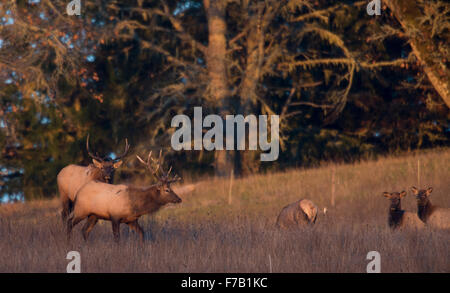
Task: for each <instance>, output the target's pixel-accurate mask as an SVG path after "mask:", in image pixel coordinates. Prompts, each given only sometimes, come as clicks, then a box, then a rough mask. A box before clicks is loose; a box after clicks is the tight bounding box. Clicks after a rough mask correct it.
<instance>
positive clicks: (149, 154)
mask: <svg viewBox="0 0 450 293" xmlns="http://www.w3.org/2000/svg"><path fill="white" fill-rule="evenodd" d="M136 157H137V158H138V160H139V161H140V162H141V163H142V164H144V165H145V166H146V167H147V169H148V170H150V171H151V172H152V174H153V176H155V177H156V178H157V179H158V180H160V179H161V177H159V176H158V174H157V173H158V170H159V167H160V165H161V164H160V163H159V164H157V165H156V169H153V167H152V166H151V162H155V160H154V159H153V158H152V151H150V152H149V153H148V156H147V161H144V160H143V159H142V158H141V157H139V155H136ZM160 161H161V152H159V162H160Z"/></svg>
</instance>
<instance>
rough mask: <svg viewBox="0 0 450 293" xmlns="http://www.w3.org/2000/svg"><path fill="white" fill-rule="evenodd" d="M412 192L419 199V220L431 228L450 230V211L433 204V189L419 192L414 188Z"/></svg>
mask: <svg viewBox="0 0 450 293" xmlns="http://www.w3.org/2000/svg"><path fill="white" fill-rule="evenodd" d="M411 190H412V192H413V193H414V195H415V196H416V199H417V215H418V216H419V218H420V219H421V220H422V221H423V222H424V223H425V224H427V225H429V226H432V227H435V228H439V229H450V209H448V208H441V207H438V206H435V205H433V204H431V201H430V195H431V192H432V191H433V188H432V187H430V188H428V189H421V190H419V189H417V188H415V187H414V186H413V187H411Z"/></svg>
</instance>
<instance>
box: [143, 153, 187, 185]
mask: <svg viewBox="0 0 450 293" xmlns="http://www.w3.org/2000/svg"><path fill="white" fill-rule="evenodd" d="M136 157H137V158H138V160H139V161H140V162H141V163H142V164H144V165H145V166H146V167H147V169H149V170H150V171H151V172H152V174H153V175H154V176H155V177H156V178H157V179H158V180H159V181H165V182H167V183H172V182H176V181H179V180H181V177H180V176H178V175H177V174H175V176H174V177H173V178H170V177H169V175H170V172H171V171H172V166H170V168H169V170H168V171H167V172H164V170H163V169H162V167H161V165H162V150H160V151H159V158H158V160H155V159H153V158H152V151H150V152H149V153H148V157H147V161H144V160H143V159H142V158H141V157H139V155H136ZM151 162H153V163H156V164H157V165H156V169H154V168H153V167H152V166H151ZM158 170H161V173H162V175H161V176H158V174H157V172H158Z"/></svg>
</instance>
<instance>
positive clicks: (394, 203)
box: [383, 191, 425, 230]
mask: <svg viewBox="0 0 450 293" xmlns="http://www.w3.org/2000/svg"><path fill="white" fill-rule="evenodd" d="M383 196H384V197H386V198H388V199H389V200H390V201H391V204H390V206H389V214H388V225H389V227H390V228H391V229H394V230H396V229H421V228H424V227H425V225H424V223H422V221H421V220H420V219H419V218H418V217H417V215H416V214H414V213H410V212H406V211H404V210H402V206H401V199H402V198H403V197H405V196H406V191H402V192H400V193H399V192H393V193H389V192H384V193H383Z"/></svg>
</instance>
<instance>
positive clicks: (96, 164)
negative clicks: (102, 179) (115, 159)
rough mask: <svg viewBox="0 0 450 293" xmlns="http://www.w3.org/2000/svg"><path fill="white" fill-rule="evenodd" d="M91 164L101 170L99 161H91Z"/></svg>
mask: <svg viewBox="0 0 450 293" xmlns="http://www.w3.org/2000/svg"><path fill="white" fill-rule="evenodd" d="M92 162H93V163H94V166H95V167H97V168H99V169H101V168H102V163H100V162H99V161H97V160H96V159H92Z"/></svg>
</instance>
